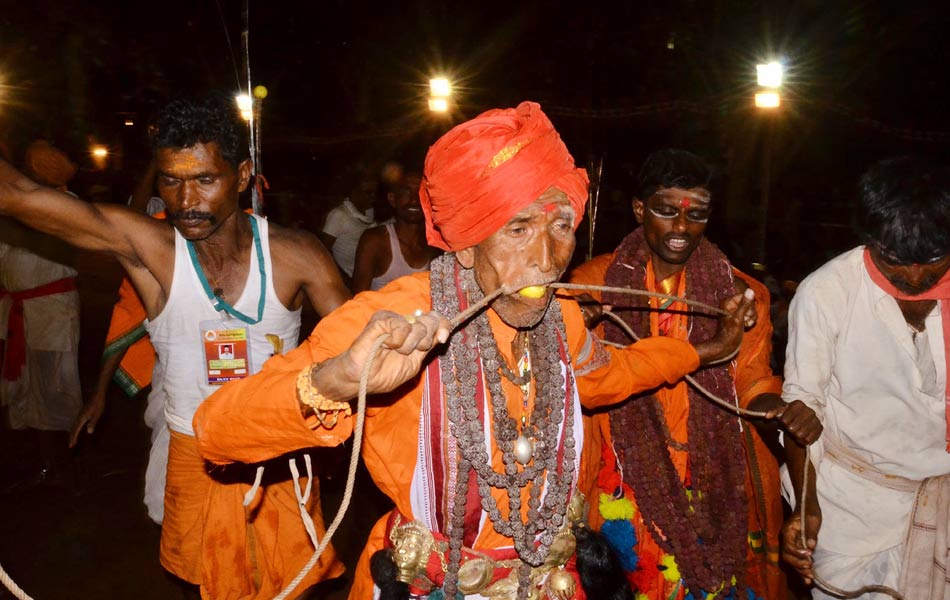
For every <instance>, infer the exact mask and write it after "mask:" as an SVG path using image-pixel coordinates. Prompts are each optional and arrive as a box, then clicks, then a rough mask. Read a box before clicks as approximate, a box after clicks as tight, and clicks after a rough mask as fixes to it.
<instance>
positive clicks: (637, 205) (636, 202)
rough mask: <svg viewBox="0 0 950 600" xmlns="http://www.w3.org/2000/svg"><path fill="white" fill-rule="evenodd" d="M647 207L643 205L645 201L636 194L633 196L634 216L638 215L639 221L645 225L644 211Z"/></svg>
mask: <svg viewBox="0 0 950 600" xmlns="http://www.w3.org/2000/svg"><path fill="white" fill-rule="evenodd" d="M644 210H645V207H644V206H643V201H642V200H640V199H639V198H637V197H636V196H634V198H633V216H634V217H636V219H637V223H638V224H639V225H643V211H644Z"/></svg>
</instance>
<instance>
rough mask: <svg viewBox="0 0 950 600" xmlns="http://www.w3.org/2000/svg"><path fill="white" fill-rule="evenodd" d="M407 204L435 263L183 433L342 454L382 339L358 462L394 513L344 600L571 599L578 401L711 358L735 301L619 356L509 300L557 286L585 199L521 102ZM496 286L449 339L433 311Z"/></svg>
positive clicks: (535, 112)
mask: <svg viewBox="0 0 950 600" xmlns="http://www.w3.org/2000/svg"><path fill="white" fill-rule="evenodd" d="M420 194H421V200H422V206H423V209H424V211H425V213H426V227H427V237H428V240H429V242H430V243H431V244H432V245H434V246H437V247H439V248H442V249H444V250H446V251H448V254H446V255H444V256H442V257H440V258H438V259H436V260H435V261H434V262H433V264H432V271H431V275H430V274H429V273H419V274H414V275H410V276H407V277H402V278H400V279H397V280H395V281H393V282H392V283H390V284H389V285H387V286H386V287H384V288H383V289H382V290H380V291H378V292H365V293H363V294H360V295H359V296H358V297H357V298H355V299H354V300H352V301H350V302H348V303H346V304H345V305H344V306H342V307H341V308H340V309H338V310H337V311H335V312H334V313H333V314H332V315H330V316H329V317H327V318H325V319H324V320H323V321H321V322H320V324H319V325H318V326H317V328H316V329H315V330H314V332H313V333H312V334H311V336H310V338H309V340H308V341H307V342H305V343H304V344H303V345H302V346H301V347H300V348H298V349H296V350H294V351H291V352H290V353H288V354H287V355H285V356H282V357H276V358H274V359H273V360H271V361H270V362H269V363H268V364H267V365H266V366H265V368H264V369H263V370H262V371H261V373H259V374H257V375H255V376H252V377H249V378H248V379H246V380H244V381H243V382H238V383H236V384H235V385H234V386H233V387H231V386H229V387H228V388H227V389H223V390H221V392H220V393H218V394H215V395H214V396H212V397H211V398H210V399H209V400H208V401H207V402H206V403H205V404H204V405H203V406H202V407H201V408H200V409H199V411H198V413H197V414H196V416H195V421H194V424H195V428H196V431H197V434H198V439H199V445H200V448H201V452H202V454H203V455H204V456H205V458H206V459H208V460H210V461H212V462H215V463H227V462H231V461H244V462H256V461H260V460H266V459H268V458H270V457H273V456H275V455H279V454H282V453H284V452H288V451H291V450H294V449H296V448H300V447H306V446H315V445H335V444H339V443H341V442H342V441H343V440H345V439H346V438H347V437H348V436H349V435H350V434H351V431H352V429H353V422H354V418H353V417H354V416H353V415H351V414H350V412H351V407H350V401H351V400H353V399H354V398H355V397H356V396H357V390H358V383H359V375H360V371H361V369H362V367H363V365H364V364H365V363H366V361H367V359H368V357H369V355H370V354H371V347H372V345H373V343H374V341H375V340H376V339H377V338H378V337H380V336H385V337H386V339H385V341H384V342H383V345H382V347H381V349H380V350H379V353H378V355H377V356H376V360H375V362H374V363H373V368H372V370H371V371H369V373H368V375H369V384H368V390H369V392H370V393H371V394H377V397H374V398H372V399H371V403H370V407H369V408H368V409H367V414H366V422H365V444H364V447H363V456H364V458H365V460H366V463H367V466H368V468H369V471H370V473H371V475H372V476H373V478H374V480H375V481H376V483H377V485H378V486H379V487H380V489H382V490H383V492H385V493H386V494H387V495H388V496H389V497H390V498H392V500H393V501H394V503H395V505H396V507H395V509H394V510H393V511H392V513H391V514H389V515H387V516H385V517H383V518H382V519H381V520H380V521H379V522H378V523H377V524H376V526H375V527H374V529H373V531H372V533H371V535H370V539H369V540H368V543H367V545H366V548H365V550H364V552H363V556H362V558H361V560H360V563H359V565H358V567H357V571H356V575H355V580H354V586H353V589H352V592H351V594H350V597H351V598H358V599H369V598H374V597H377V595H379V594H381V595H382V597H389V598H393V597H405V598H408V597H409V594H412V597H413V598H432V599H436V598H444V597H450V598H454V597H456V593H461V594H463V595H464V596H465V597H467V598H489V597H490V598H512V599H513V598H527V597H529V595H530V596H531V597H534V598H537V597H541V598H546V597H547V598H564V599H566V598H578V599H579V598H585V597H586V596H585V589H584V587H582V585H579V584H578V583H577V575H576V573H575V564H574V563H575V561H574V548H575V544H576V542H575V538H574V536H573V535H572V531H571V525H572V524H573V521H574V520H576V519H578V518H580V520H583V514H582V513H583V509H580V510H578V509H577V506H576V505H577V501H578V500H580V499H581V495H579V494H576V493H575V491H576V482H577V478H578V476H579V469H580V468H581V467H582V465H583V463H582V461H581V457H580V450H581V448H582V445H583V427H582V422H581V416H580V408H581V404H580V402H581V399H583V403H584V405H585V406H588V407H597V406H602V405H607V404H610V403H613V402H617V401H620V400H622V399H624V398H626V397H627V396H628V395H630V394H631V393H635V392H638V391H642V390H645V389H650V388H653V387H656V386H658V385H661V384H664V383H668V382H672V381H675V380H676V379H678V378H680V377H682V375H683V374H684V373H686V372H689V371H691V370H694V369H696V368H697V367H698V366H699V365H700V364H706V363H708V362H711V361H714V360H718V359H721V358H722V357H724V356H726V355H728V354H729V353H730V352H731V351H732V350H734V349H735V347H736V346H737V344H738V342H739V338H740V337H741V335H742V323H743V320H744V318H745V314H746V311H748V310H749V309H750V306H751V302H750V300H749V299H748V298H741V297H735V298H732V299H731V302H730V305H729V306H730V309H731V311H732V312H731V313H730V316H729V317H727V318H724V319H723V320H722V322H721V328H720V332H721V333H720V335H718V336H717V337H715V338H714V339H712V340H709V341H708V342H706V343H704V344H700V345H696V346H692V345H690V344H688V343H686V342H683V341H680V340H674V339H669V338H656V339H652V340H647V341H645V342H643V343H639V344H635V345H633V346H631V347H630V348H628V349H625V350H618V349H614V348H606V347H604V346H602V345H601V344H599V343H598V342H597V341H596V340H595V339H594V338H593V337H592V336H590V335H589V334H588V332H587V330H586V328H585V327H584V323H583V318H582V316H581V313H580V310H579V308H578V306H577V304H576V303H575V302H574V301H572V300H569V299H562V298H558V299H556V300H554V301H552V299H554V296H553V290H551V289H550V288H543V289H541V290H536V291H539V292H540V293H530V291H529V292H526V293H524V294H523V293H519V290H523V288H526V287H528V286H535V285H538V284H547V283H551V282H554V281H556V280H557V279H558V278H560V276H561V275H562V274H563V272H564V270H565V268H566V266H567V264H568V262H569V260H570V257H571V254H572V252H573V249H574V229H575V228H576V227H577V224H578V223H579V222H580V220H581V217H582V215H583V207H584V203H585V200H586V198H587V176H586V173H585V172H584V171H583V170H582V169H577V168H575V166H574V161H573V159H572V158H571V156H570V154H569V153H568V152H567V148H566V147H565V146H564V144H563V142H562V141H561V140H560V137H559V136H558V134H557V132H556V131H555V130H554V128H553V126H552V125H551V122H550V121H549V120H548V119H547V117H546V116H545V115H544V113H543V112H541V109H540V107H539V106H538V105H537V104H535V103H532V102H524V103H522V104H521V105H519V106H518V107H517V108H515V109H506V110H492V111H489V112H486V113H484V114H482V115H481V116H479V117H477V118H475V119H473V120H471V121H468V122H466V123H463V124H461V125H458V126H457V127H455V128H454V129H452V130H451V131H450V132H448V133H447V134H446V135H444V136H443V137H442V138H441V139H440V140H439V141H438V142H436V144H435V145H434V146H433V147H432V148H431V149H430V150H429V153H428V156H427V158H426V164H425V181H424V184H423V187H422V190H421V192H420ZM499 289H501V290H502V291H503V293H502V295H500V296H498V297H497V299H495V300H494V301H493V302H492V303H491V304H490V306H489V308H487V309H486V310H485V311H483V312H481V313H479V314H477V315H476V316H474V317H472V318H470V319H467V320H464V321H463V322H462V325H461V327H460V329H459V330H458V331H456V332H455V333H454V334H451V332H450V325H449V323H448V321H447V320H446V317H455V316H456V315H458V314H459V313H460V312H461V311H463V310H465V308H466V307H469V306H472V305H474V304H476V303H478V302H480V301H481V300H482V299H483V298H484V297H485V296H486V295H491V294H492V293H494V292H496V291H497V290H499ZM426 311H432V312H426ZM450 335H451V339H449V336H450ZM446 342H448V344H447V345H446V346H442V345H441V344H444V343H446ZM436 347H438V348H439V349H438V351H437V352H434V353H432V354H431V355H430V354H429V351H430V350H431V349H433V348H436ZM571 505H574V511H573V512H572V511H571V510H569V509H570V507H571ZM579 513H580V514H579ZM578 537H579V538H580V537H583V535H582V534H578ZM380 551H382V552H380ZM371 573H372V576H371ZM374 578H375V584H374ZM394 579H397V580H398V581H394ZM617 582H618V583H619V586H618V587H617V590H618V591H619V592H620V593H621V595H620V596H619V597H624V596H623V594H626V595H627V596H629V590H626V585H625V582H624V581H623V579H622V577H621V578H620V579H619V580H617ZM587 583H588V582H587V581H585V582H584V585H585V586H586V585H587ZM595 594H597V593H595ZM591 597H597V598H602V597H605V596H603V595H600V594H597V595H592V596H591Z"/></svg>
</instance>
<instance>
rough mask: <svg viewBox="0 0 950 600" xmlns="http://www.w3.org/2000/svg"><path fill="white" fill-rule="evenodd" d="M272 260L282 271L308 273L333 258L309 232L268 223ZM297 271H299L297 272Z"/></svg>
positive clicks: (330, 261) (331, 262) (331, 263)
mask: <svg viewBox="0 0 950 600" xmlns="http://www.w3.org/2000/svg"><path fill="white" fill-rule="evenodd" d="M268 230H269V235H270V247H271V257H272V260H273V261H274V262H276V263H278V266H279V267H280V268H281V269H282V270H286V269H290V270H291V271H293V272H301V271H310V270H312V269H313V268H315V267H319V266H321V265H322V264H323V263H325V262H328V264H329V265H330V266H332V265H333V257H332V256H331V255H330V253H329V251H328V250H327V248H326V246H324V245H323V243H322V242H321V241H320V239H319V238H318V237H317V236H316V235H315V234H313V233H311V232H310V231H307V230H305V229H296V228H290V227H283V226H281V225H277V224H274V223H268ZM298 270H299V271H298Z"/></svg>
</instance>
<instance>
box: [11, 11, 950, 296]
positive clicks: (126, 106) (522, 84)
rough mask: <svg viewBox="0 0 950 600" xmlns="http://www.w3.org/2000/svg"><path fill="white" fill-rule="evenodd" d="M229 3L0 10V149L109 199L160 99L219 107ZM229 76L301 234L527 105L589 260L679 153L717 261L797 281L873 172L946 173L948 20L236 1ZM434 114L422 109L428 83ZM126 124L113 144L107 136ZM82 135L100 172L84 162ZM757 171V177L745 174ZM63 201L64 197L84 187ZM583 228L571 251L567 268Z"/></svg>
mask: <svg viewBox="0 0 950 600" xmlns="http://www.w3.org/2000/svg"><path fill="white" fill-rule="evenodd" d="M244 7H245V3H244V2H243V1H241V2H239V1H235V0H194V1H183V0H170V1H166V2H161V3H131V2H130V3H125V2H102V1H99V2H92V1H88V0H87V1H77V0H73V1H70V0H63V1H60V2H46V1H40V2H28V3H18V5H16V6H8V7H6V8H5V10H4V11H3V12H2V13H0V77H2V87H0V93H2V96H0V102H2V104H0V135H2V137H5V138H6V139H7V140H8V144H9V145H10V146H11V147H12V149H13V150H14V154H15V155H16V153H17V152H18V151H19V150H20V149H22V147H23V146H24V145H25V144H26V143H27V142H28V141H29V140H30V139H31V138H33V137H35V136H37V135H45V136H47V137H49V138H50V139H52V140H54V141H55V143H56V144H58V145H60V146H61V147H63V148H64V149H67V150H68V151H69V152H70V154H71V155H72V156H73V157H74V158H76V159H79V160H84V161H85V165H86V167H87V169H86V170H84V171H83V173H81V175H80V177H79V179H78V180H77V181H76V182H75V183H74V185H73V187H74V188H77V191H78V192H80V195H83V196H84V197H94V198H96V199H101V200H111V201H120V200H122V199H124V198H125V197H127V195H128V193H129V190H130V189H131V186H132V182H133V181H134V178H135V176H136V175H137V173H138V172H139V170H140V169H141V165H142V164H143V162H144V160H145V158H146V157H147V150H146V148H145V143H144V140H145V136H144V125H145V123H146V121H147V118H148V115H149V114H150V113H151V112H152V111H153V110H154V109H155V108H156V107H157V106H160V105H161V104H162V103H164V102H165V101H166V100H168V99H170V98H173V97H175V96H177V95H181V94H192V93H200V92H202V91H203V90H206V89H208V88H212V87H213V88H225V89H228V90H235V91H236V88H237V86H238V72H240V74H241V75H240V79H241V82H242V83H243V82H245V81H246V77H245V76H244V71H243V69H244V66H243V55H242V45H241V38H242V35H241V33H242V30H243V22H244V20H243V16H242V11H243V9H244ZM249 15H250V16H249V23H250V28H249V31H250V62H251V74H252V79H253V82H254V84H255V85H257V84H264V85H266V86H267V87H268V89H269V92H270V93H269V95H268V97H267V99H266V100H265V101H264V102H263V107H262V121H261V124H262V144H263V155H262V160H263V166H264V168H263V172H264V174H265V175H266V176H267V179H268V180H269V182H270V184H271V193H270V194H269V195H268V200H267V201H268V210H269V212H271V214H272V217H274V218H278V219H279V220H283V221H294V220H303V221H304V222H306V223H307V224H308V225H309V226H310V227H312V228H317V227H319V219H320V217H321V216H322V214H323V213H325V211H326V210H327V208H328V207H329V206H330V205H332V204H333V203H334V202H335V201H337V200H338V199H339V197H341V196H342V195H344V194H345V193H346V191H347V190H348V187H349V186H350V185H351V184H352V176H353V169H354V167H356V166H357V165H361V164H365V165H369V166H372V167H374V168H375V167H377V166H379V165H381V164H382V163H383V162H384V161H385V160H387V159H391V158H394V159H398V160H401V161H402V162H404V163H405V164H407V166H408V167H409V168H419V167H420V166H421V160H422V157H423V156H424V152H425V149H426V147H427V146H428V145H429V144H431V143H432V142H433V141H434V140H435V139H436V137H438V135H439V134H440V133H442V132H444V131H445V130H446V129H448V127H449V126H450V125H451V123H452V122H457V121H459V120H461V119H464V118H466V117H471V116H474V115H476V114H478V113H479V112H480V111H482V110H484V109H487V108H492V107H502V106H513V105H515V104H516V103H517V102H519V101H521V100H524V99H532V100H537V101H539V102H540V103H541V104H542V106H543V107H545V109H546V110H547V112H548V114H549V115H550V116H551V118H552V120H554V122H555V125H556V126H557V127H558V129H559V131H560V132H561V134H562V136H563V137H564V139H565V141H566V142H567V145H568V147H569V148H570V149H571V151H572V153H573V154H574V156H575V159H576V160H577V162H578V163H579V164H582V165H588V166H592V165H596V164H597V163H598V162H599V161H601V160H603V165H604V166H603V180H602V183H601V187H600V194H599V198H600V200H599V211H598V218H597V222H596V232H595V236H594V245H595V249H596V251H597V252H601V251H606V250H608V249H611V248H613V247H614V245H615V244H616V242H617V241H618V240H619V237H620V236H621V235H622V234H623V233H624V232H625V231H627V230H629V228H630V227H631V226H632V216H631V215H630V211H629V208H628V207H629V197H630V193H631V190H632V182H633V178H632V176H633V174H635V172H636V169H637V166H638V164H639V162H640V161H641V160H642V158H643V157H644V156H645V155H646V154H647V153H648V152H649V151H651V150H654V149H656V148H660V147H664V146H671V145H672V146H678V147H682V148H685V149H689V150H692V151H694V152H697V153H700V154H702V155H703V156H705V157H706V158H707V159H708V160H709V161H710V162H711V163H713V164H714V165H715V166H716V169H717V172H718V174H719V177H718V178H717V183H716V186H715V192H716V206H717V212H716V215H715V217H714V223H713V224H712V225H711V231H710V236H711V237H712V238H713V239H714V240H716V241H718V242H719V243H720V244H721V245H722V246H723V247H724V248H725V249H726V251H727V252H728V253H730V254H731V255H732V256H733V258H734V259H735V260H736V261H737V263H739V264H748V262H749V261H751V260H757V259H758V260H761V258H763V257H761V256H760V255H761V251H760V250H758V244H759V242H758V241H757V239H758V238H757V236H756V231H757V226H756V224H757V223H758V222H761V218H760V216H761V207H762V201H761V199H762V196H763V193H762V184H763V180H764V177H763V175H764V171H765V169H766V166H767V167H768V171H769V179H768V181H769V185H768V196H769V200H770V202H769V206H768V235H767V238H766V239H767V245H766V254H765V256H764V258H765V259H766V262H768V264H769V267H770V268H771V269H772V270H773V272H775V273H776V275H778V276H780V277H792V278H799V277H801V276H802V275H803V274H805V273H807V272H808V271H809V270H811V269H813V268H814V267H815V266H817V265H818V264H820V263H821V262H823V261H824V260H825V259H827V258H828V257H830V256H832V255H833V254H835V253H836V252H838V251H840V250H841V249H843V248H845V247H847V246H848V245H849V244H850V243H851V242H852V238H851V234H850V230H849V229H848V224H849V223H848V213H849V208H848V207H849V203H850V202H851V201H852V195H853V189H854V182H855V180H856V178H857V176H858V175H859V174H860V172H861V171H862V170H864V169H865V168H866V167H867V166H868V165H869V164H870V163H871V162H872V161H873V160H876V159H879V158H883V157H886V156H891V155H895V154H903V153H921V154H938V155H946V154H947V150H948V148H950V124H948V119H947V116H946V112H945V104H946V102H945V95H946V91H947V89H948V84H947V83H946V67H947V65H948V64H950V61H948V58H950V52H948V48H950V46H948V44H947V42H946V40H945V32H946V26H947V24H948V21H950V20H948V16H950V6H948V3H936V2H934V3H926V2H913V1H910V2H908V1H903V2H899V1H891V2H846V1H843V0H822V1H805V2H787V1H785V2H781V1H778V2H765V1H739V0H711V1H708V2H698V1H693V2H691V1H682V0H681V1H674V2H636V3H633V2H628V3H620V2H618V3H604V2H572V3H567V2H541V1H539V0H532V1H526V2H509V3H498V2H477V3H471V2H425V1H422V0H409V1H407V2H400V3H396V2H393V3H371V2H341V1H330V2H308V3H303V2H301V3H292V2H283V1H279V0H277V1H271V2H250V11H249ZM770 58H779V59H781V60H782V61H783V62H784V63H785V64H786V82H787V83H786V85H785V86H784V88H783V90H782V107H781V108H780V109H778V110H777V111H774V112H771V113H764V112H762V111H760V110H758V109H756V108H754V107H753V106H752V96H753V94H754V91H755V64H756V63H757V62H764V61H766V60H767V59H770ZM435 73H445V74H447V75H448V76H449V77H450V78H451V79H452V80H453V82H454V83H455V89H456V91H457V94H456V98H457V104H456V110H455V111H454V113H453V115H452V116H451V117H448V118H435V117H434V116H433V115H432V114H431V113H428V111H427V110H426V108H425V96H426V94H427V85H426V84H427V81H428V78H429V76H430V75H431V74H435ZM127 118H131V119H133V120H134V122H135V125H134V126H133V127H126V126H124V121H125V120H126V119H127ZM92 140H95V141H98V142H100V143H104V144H106V145H108V146H109V147H110V149H111V150H112V156H111V162H110V168H109V169H106V170H104V171H102V170H100V171H96V170H94V169H93V168H92V164H91V161H90V160H89V158H88V146H89V144H90V141H92ZM766 163H767V165H766ZM84 192H85V193H84ZM588 239H589V230H588V228H587V225H586V224H585V225H583V226H582V228H581V229H580V230H579V233H578V240H579V244H580V248H579V254H583V253H586V245H587V244H588Z"/></svg>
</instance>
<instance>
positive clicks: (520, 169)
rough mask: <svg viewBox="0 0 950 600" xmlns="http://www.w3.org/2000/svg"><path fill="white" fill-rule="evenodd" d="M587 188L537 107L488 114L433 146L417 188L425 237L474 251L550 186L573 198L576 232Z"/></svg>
mask: <svg viewBox="0 0 950 600" xmlns="http://www.w3.org/2000/svg"><path fill="white" fill-rule="evenodd" d="M587 184H588V179H587V171H585V170H584V169H579V168H576V167H575V166H574V159H573V158H572V157H571V155H570V153H569V152H568V151H567V147H566V146H564V142H562V141H561V137H560V136H559V135H558V133H557V131H555V130H554V125H552V124H551V121H550V120H549V119H548V118H547V116H546V115H545V114H544V113H543V112H542V111H541V106H540V105H538V104H537V103H536V102H522V103H521V104H519V105H518V107H517V108H508V109H495V110H490V111H488V112H485V113H482V114H481V115H479V116H478V117H476V118H474V119H472V120H471V121H467V122H465V123H462V124H461V125H457V126H456V127H454V128H452V129H451V130H450V131H449V132H448V133H446V134H445V135H443V136H442V137H441V138H439V140H438V141H437V142H436V143H435V144H434V145H433V146H432V147H431V148H430V149H429V153H428V154H427V155H426V161H425V177H424V181H423V185H422V186H421V188H420V189H419V199H420V202H421V204H422V210H423V212H424V213H425V216H426V237H427V238H428V240H429V244H431V245H432V246H436V247H437V248H441V249H443V250H449V251H455V250H462V249H464V248H468V247H471V246H475V245H477V244H479V243H480V242H482V241H484V240H485V239H486V238H487V237H488V236H490V235H491V234H493V233H494V232H496V231H497V230H498V229H499V228H501V226H502V225H504V224H505V223H507V222H508V220H509V219H511V217H513V216H514V215H515V214H517V213H518V212H519V211H520V210H522V209H523V208H525V207H526V206H529V205H530V204H531V203H532V202H534V201H535V200H537V198H538V197H539V196H540V195H541V194H542V193H543V192H544V191H545V190H547V189H548V188H549V187H552V186H553V187H556V188H557V189H559V190H561V191H563V192H564V193H565V194H567V196H568V198H570V200H571V204H572V205H573V206H574V211H575V219H574V227H575V228H576V227H577V226H578V225H579V224H580V222H581V218H582V217H583V216H584V205H585V203H586V202H587Z"/></svg>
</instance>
